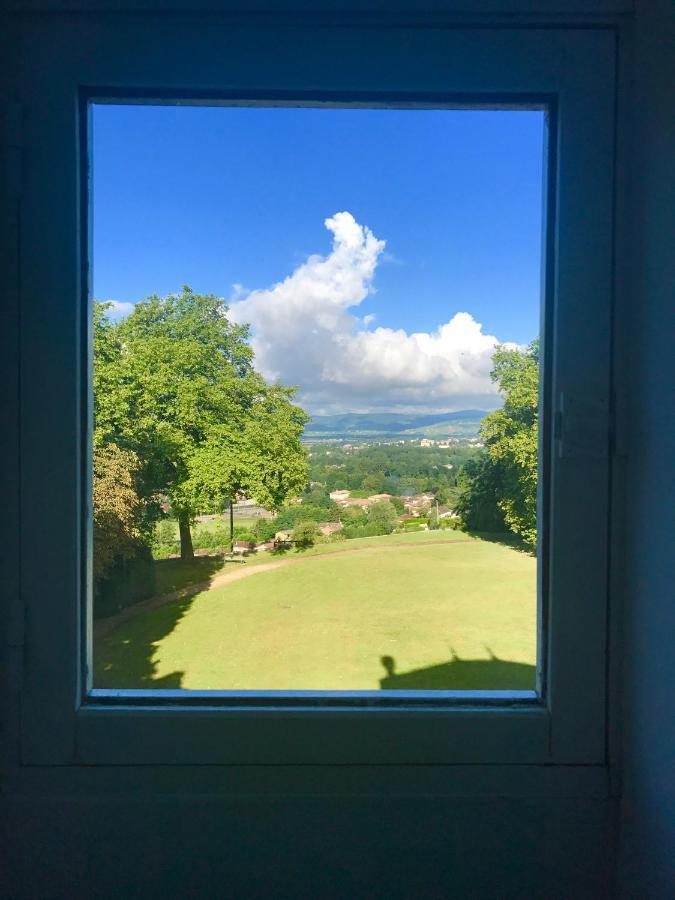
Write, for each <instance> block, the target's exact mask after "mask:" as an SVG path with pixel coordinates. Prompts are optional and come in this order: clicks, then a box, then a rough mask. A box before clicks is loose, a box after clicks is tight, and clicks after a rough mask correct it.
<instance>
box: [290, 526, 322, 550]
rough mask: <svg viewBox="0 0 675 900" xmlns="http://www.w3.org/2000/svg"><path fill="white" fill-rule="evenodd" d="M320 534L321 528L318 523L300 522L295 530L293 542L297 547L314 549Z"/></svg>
mask: <svg viewBox="0 0 675 900" xmlns="http://www.w3.org/2000/svg"><path fill="white" fill-rule="evenodd" d="M318 534H319V526H318V525H317V524H316V522H299V523H298V524H297V525H296V526H295V528H294V529H293V533H292V534H291V540H292V541H293V543H294V544H295V546H296V547H298V548H300V549H305V548H307V547H312V546H313V545H314V543H315V541H316V539H317V536H318Z"/></svg>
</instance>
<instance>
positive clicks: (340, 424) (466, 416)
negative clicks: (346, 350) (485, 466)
mask: <svg viewBox="0 0 675 900" xmlns="http://www.w3.org/2000/svg"><path fill="white" fill-rule="evenodd" d="M486 414H487V413H486V410H482V409H463V410H460V411H458V412H450V413H435V414H421V415H420V414H416V413H343V414H341V415H334V416H314V417H313V419H312V421H311V422H310V423H309V424H308V425H307V427H306V428H305V433H304V436H303V438H304V440H306V441H317V440H350V439H353V440H368V439H370V440H377V439H382V440H404V439H406V438H408V439H413V438H424V437H426V438H435V439H438V438H443V437H457V438H472V437H476V436H477V435H478V426H479V424H480V421H481V419H482V418H483V417H484V416H485V415H486Z"/></svg>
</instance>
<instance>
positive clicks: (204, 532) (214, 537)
mask: <svg viewBox="0 0 675 900" xmlns="http://www.w3.org/2000/svg"><path fill="white" fill-rule="evenodd" d="M235 534H236V529H235ZM229 545H230V529H229V528H226V527H225V526H224V525H217V526H216V527H215V528H206V527H205V526H203V525H198V526H197V527H196V528H194V529H193V531H192V546H193V547H194V549H195V550H215V549H217V548H219V547H229Z"/></svg>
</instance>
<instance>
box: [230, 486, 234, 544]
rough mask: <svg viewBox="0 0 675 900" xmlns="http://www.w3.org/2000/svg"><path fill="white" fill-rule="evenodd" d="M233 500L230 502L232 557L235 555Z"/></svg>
mask: <svg viewBox="0 0 675 900" xmlns="http://www.w3.org/2000/svg"><path fill="white" fill-rule="evenodd" d="M233 502H234V501H233V500H230V556H232V555H233V554H234V507H233V506H232V504H233Z"/></svg>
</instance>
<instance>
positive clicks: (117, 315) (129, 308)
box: [108, 300, 135, 319]
mask: <svg viewBox="0 0 675 900" xmlns="http://www.w3.org/2000/svg"><path fill="white" fill-rule="evenodd" d="M108 302H109V303H110V307H109V308H108V315H109V316H110V318H111V319H123V318H125V316H128V315H129V314H130V313H131V312H133V309H134V306H135V304H134V303H126V302H125V301H122V300H109V301H108Z"/></svg>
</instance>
